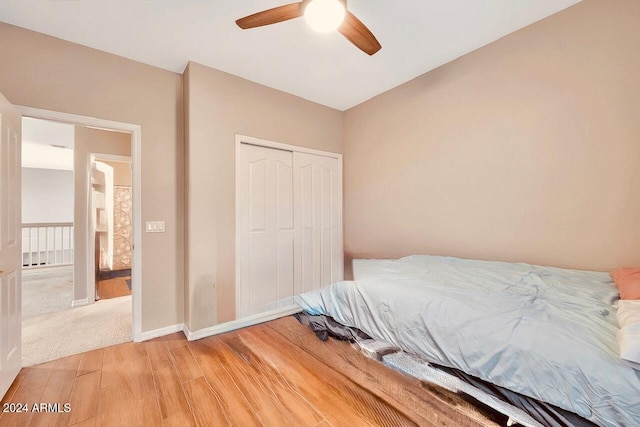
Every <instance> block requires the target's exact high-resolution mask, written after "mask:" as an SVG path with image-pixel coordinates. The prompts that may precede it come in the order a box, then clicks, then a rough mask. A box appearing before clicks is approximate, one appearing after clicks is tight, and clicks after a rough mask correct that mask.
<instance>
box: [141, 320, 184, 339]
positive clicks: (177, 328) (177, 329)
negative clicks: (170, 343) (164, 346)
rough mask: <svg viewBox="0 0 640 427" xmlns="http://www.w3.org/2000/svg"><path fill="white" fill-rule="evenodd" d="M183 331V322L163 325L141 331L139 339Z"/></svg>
mask: <svg viewBox="0 0 640 427" xmlns="http://www.w3.org/2000/svg"><path fill="white" fill-rule="evenodd" d="M183 331H184V324H183V323H179V324H177V325H171V326H165V327H164V328H160V329H153V330H151V331H146V332H143V333H142V335H141V337H140V341H148V340H152V339H154V338H158V337H163V336H165V335H169V334H174V333H176V332H183ZM136 341H137V340H136Z"/></svg>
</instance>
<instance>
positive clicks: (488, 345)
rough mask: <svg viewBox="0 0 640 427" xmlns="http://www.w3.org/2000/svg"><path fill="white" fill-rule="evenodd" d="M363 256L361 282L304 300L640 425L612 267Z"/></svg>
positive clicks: (420, 347) (536, 393)
mask: <svg viewBox="0 0 640 427" xmlns="http://www.w3.org/2000/svg"><path fill="white" fill-rule="evenodd" d="M356 262H357V265H356V281H355V282H340V283H337V284H334V285H332V286H330V287H327V288H324V289H322V290H319V291H314V292H309V293H306V294H303V295H301V296H299V297H298V303H299V304H300V305H301V306H302V308H303V309H304V310H305V311H307V312H310V313H312V314H325V315H328V316H331V317H333V318H334V319H336V320H337V321H338V322H340V323H342V324H344V325H347V326H353V327H357V328H359V329H361V330H363V331H365V332H366V333H368V334H369V335H371V336H373V337H375V338H377V339H380V340H383V341H386V342H388V343H392V344H394V345H396V346H398V347H400V348H402V349H403V350H405V351H407V352H410V353H414V354H418V355H421V356H422V357H424V358H426V359H427V360H428V361H431V362H433V363H437V364H440V365H444V366H448V367H452V368H456V369H460V370H462V371H464V372H466V373H468V374H470V375H473V376H476V377H478V378H481V379H483V380H486V381H489V382H491V383H494V384H496V385H499V386H502V387H505V388H508V389H510V390H513V391H516V392H518V393H521V394H524V395H527V396H529V397H533V398H536V399H538V400H541V401H545V402H548V403H551V404H554V405H556V406H559V407H561V408H564V409H566V410H569V411H572V412H575V413H576V414H578V415H580V416H582V417H583V418H586V419H588V420H591V421H593V422H594V423H596V424H599V425H602V426H640V372H639V371H636V370H634V369H632V368H630V367H628V366H626V365H624V364H622V363H621V362H620V359H619V355H618V347H617V343H616V333H617V331H618V324H617V322H616V318H615V307H613V306H612V304H615V302H616V301H617V298H618V294H617V291H616V288H615V286H614V285H613V282H612V281H611V278H610V277H609V275H608V274H607V273H600V272H590V271H577V270H565V269H559V268H551V267H539V266H532V265H528V264H513V263H503V262H488V261H473V260H463V259H458V258H445V257H434V256H411V257H406V258H402V259H399V260H358V261H356ZM358 271H359V272H360V273H358Z"/></svg>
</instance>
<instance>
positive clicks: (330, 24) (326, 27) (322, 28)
mask: <svg viewBox="0 0 640 427" xmlns="http://www.w3.org/2000/svg"><path fill="white" fill-rule="evenodd" d="M346 12H347V11H346V8H345V5H344V2H342V1H340V0H312V1H311V2H310V3H309V4H307V7H306V8H305V9H304V19H305V21H307V25H309V27H311V29H313V30H315V31H317V32H319V33H328V32H331V31H335V30H337V29H338V27H339V26H340V24H342V21H344V17H345V14H346Z"/></svg>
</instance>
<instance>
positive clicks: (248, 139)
mask: <svg viewBox="0 0 640 427" xmlns="http://www.w3.org/2000/svg"><path fill="white" fill-rule="evenodd" d="M242 144H250V145H257V146H260V147H266V148H275V149H277V150H285V151H291V152H293V153H305V154H313V155H316V156H325V157H330V158H332V159H337V160H338V182H339V183H340V184H339V185H338V212H340V215H339V218H338V221H339V222H338V230H339V232H338V242H339V243H338V244H339V247H340V254H341V256H340V259H341V260H343V262H344V241H343V229H342V213H343V212H342V154H338V153H331V152H329V151H322V150H315V149H313V148H306V147H300V146H298V145H289V144H282V143H280V142H275V141H269V140H266V139H260V138H255V137H252V136H245V135H238V134H236V153H235V154H236V163H235V166H236V172H235V175H236V184H235V194H236V198H235V199H236V206H235V208H236V214H235V216H236V221H235V223H236V253H235V261H236V266H235V267H236V278H235V285H236V292H235V295H236V317H237V313H239V312H240V299H239V298H238V296H239V295H240V292H239V291H240V286H241V285H240V280H239V278H240V261H239V260H240V257H239V256H238V255H239V253H238V248H240V233H238V223H239V217H238V212H240V201H239V198H238V197H237V194H238V188H239V171H240V164H239V163H240V147H241V146H242ZM340 270H341V272H342V271H344V268H341V269H340ZM341 276H342V274H341ZM341 279H342V277H341ZM278 311H280V310H274V311H272V312H268V313H264V314H263V315H257V316H250V318H258V320H257V321H256V322H255V323H258V322H260V321H264V320H271V319H272V318H275V317H277V316H275V317H274V315H276V314H277V313H276V312H278ZM290 311H291V308H290V307H288V308H285V309H284V310H283V313H284V314H283V315H286V314H289V312H290ZM236 320H240V319H236Z"/></svg>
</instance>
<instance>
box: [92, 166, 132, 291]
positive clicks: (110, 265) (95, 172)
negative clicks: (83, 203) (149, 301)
mask: <svg viewBox="0 0 640 427" xmlns="http://www.w3.org/2000/svg"><path fill="white" fill-rule="evenodd" d="M90 203H91V210H92V212H91V216H92V223H91V224H90V227H92V228H93V230H92V231H90V233H93V236H94V239H95V241H94V247H95V256H94V261H93V264H94V269H95V272H96V277H95V281H96V300H100V299H111V298H118V297H122V296H127V295H131V262H132V259H133V251H132V248H133V242H132V193H131V158H130V157H126V156H115V155H105V154H93V155H92V156H91V201H90Z"/></svg>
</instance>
